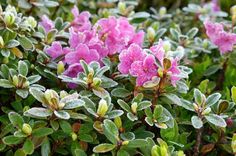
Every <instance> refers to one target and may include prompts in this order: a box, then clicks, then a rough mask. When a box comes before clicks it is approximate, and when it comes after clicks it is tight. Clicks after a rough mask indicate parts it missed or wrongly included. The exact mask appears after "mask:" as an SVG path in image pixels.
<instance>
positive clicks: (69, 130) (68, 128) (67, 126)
mask: <svg viewBox="0 0 236 156" xmlns="http://www.w3.org/2000/svg"><path fill="white" fill-rule="evenodd" d="M59 124H60V127H61V129H62V131H63V132H65V133H66V134H70V133H72V127H71V125H70V123H69V122H67V121H66V120H60V121H59Z"/></svg>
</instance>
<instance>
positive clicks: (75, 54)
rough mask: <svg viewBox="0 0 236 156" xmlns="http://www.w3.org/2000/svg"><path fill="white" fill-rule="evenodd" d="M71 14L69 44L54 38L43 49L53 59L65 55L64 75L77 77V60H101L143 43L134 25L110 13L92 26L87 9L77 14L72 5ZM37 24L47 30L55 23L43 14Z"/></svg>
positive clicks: (79, 68)
mask: <svg viewBox="0 0 236 156" xmlns="http://www.w3.org/2000/svg"><path fill="white" fill-rule="evenodd" d="M72 14H73V16H74V19H73V21H72V22H71V27H70V28H69V47H62V45H61V44H60V42H58V41H54V42H53V43H52V45H51V46H50V47H49V48H47V49H46V52H47V54H48V55H50V56H51V58H52V59H56V58H58V57H59V56H63V55H64V56H65V57H64V60H63V62H64V64H67V65H68V68H67V69H66V71H65V72H64V74H65V75H67V76H70V77H76V76H77V74H78V73H79V72H81V71H82V67H81V65H80V60H84V61H85V62H86V63H90V62H91V61H97V62H100V63H101V59H102V58H104V57H106V56H110V55H114V54H117V53H120V52H121V51H122V50H124V49H127V48H128V47H129V46H130V45H131V44H133V43H135V44H137V45H139V46H141V45H142V43H143V40H144V32H143V31H139V32H136V31H135V27H134V26H132V25H131V24H130V23H129V21H128V20H127V19H126V18H123V17H120V18H116V17H113V16H110V17H108V18H102V19H100V20H98V21H97V22H96V23H95V24H94V25H92V24H91V22H90V20H89V19H90V13H89V12H87V11H84V12H81V13H80V12H79V10H78V8H77V7H74V8H73V9H72ZM40 25H41V26H42V27H44V29H45V31H46V32H49V31H50V30H51V29H53V28H54V22H53V21H51V20H50V19H49V18H48V17H47V16H42V21H41V22H40Z"/></svg>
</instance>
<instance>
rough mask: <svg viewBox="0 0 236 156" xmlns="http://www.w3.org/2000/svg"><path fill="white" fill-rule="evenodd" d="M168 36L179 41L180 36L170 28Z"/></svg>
mask: <svg viewBox="0 0 236 156" xmlns="http://www.w3.org/2000/svg"><path fill="white" fill-rule="evenodd" d="M170 34H171V35H172V37H173V38H174V40H175V41H178V40H179V36H180V34H179V32H178V31H177V30H176V29H173V28H170Z"/></svg>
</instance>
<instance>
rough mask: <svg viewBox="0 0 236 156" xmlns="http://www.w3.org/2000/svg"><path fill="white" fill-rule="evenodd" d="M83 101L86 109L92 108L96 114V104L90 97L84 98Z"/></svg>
mask: <svg viewBox="0 0 236 156" xmlns="http://www.w3.org/2000/svg"><path fill="white" fill-rule="evenodd" d="M81 100H83V101H84V102H85V104H84V105H85V108H86V109H88V108H90V109H91V110H93V111H94V112H95V111H96V105H95V103H94V102H93V101H92V100H90V99H89V98H88V97H85V96H84V97H82V98H81Z"/></svg>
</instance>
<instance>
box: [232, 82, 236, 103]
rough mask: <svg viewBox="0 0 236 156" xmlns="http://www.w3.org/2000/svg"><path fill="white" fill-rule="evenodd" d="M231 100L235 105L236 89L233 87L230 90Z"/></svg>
mask: <svg viewBox="0 0 236 156" xmlns="http://www.w3.org/2000/svg"><path fill="white" fill-rule="evenodd" d="M231 98H232V100H233V102H234V103H236V87H235V86H233V87H232V88H231Z"/></svg>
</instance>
